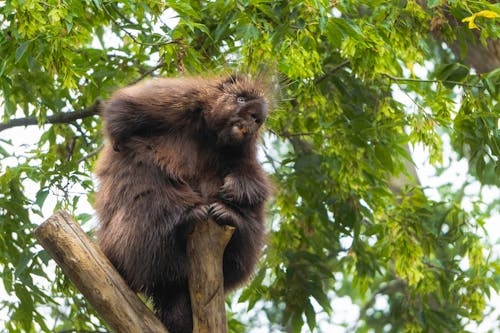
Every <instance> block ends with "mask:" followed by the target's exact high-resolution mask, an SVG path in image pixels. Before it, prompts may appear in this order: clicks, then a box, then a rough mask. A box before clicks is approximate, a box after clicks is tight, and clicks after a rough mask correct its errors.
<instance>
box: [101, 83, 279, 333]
mask: <svg viewBox="0 0 500 333" xmlns="http://www.w3.org/2000/svg"><path fill="white" fill-rule="evenodd" d="M266 86H268V85H266V84H265V83H263V82H261V80H259V79H252V78H250V77H249V76H225V77H216V78H202V77H189V78H175V79H174V78H164V79H155V80H149V81H146V82H143V83H139V84H136V85H133V86H130V87H126V88H124V89H121V90H118V91H117V92H116V93H114V94H113V96H112V97H111V99H110V100H109V101H108V102H107V104H106V106H105V108H104V110H103V112H102V116H103V121H104V127H105V132H106V135H107V139H108V140H109V142H108V143H107V144H106V145H105V147H104V150H103V151H102V152H101V155H100V158H99V161H98V163H97V166H96V170H95V173H96V175H97V177H98V180H99V190H98V192H97V194H96V198H95V202H96V210H97V213H98V217H99V222H100V225H99V228H98V230H97V233H96V234H97V239H98V242H99V245H100V247H101V249H102V250H103V251H104V253H105V254H106V255H107V256H108V257H109V259H110V260H111V262H112V263H113V265H114V266H115V267H116V268H117V270H118V271H119V272H120V274H121V275H122V276H123V277H124V279H125V280H126V281H127V283H128V284H129V285H130V287H131V288H132V289H133V290H135V291H137V292H143V293H144V294H146V295H147V296H150V297H151V299H152V301H153V304H154V307H155V310H156V313H157V315H158V317H159V318H160V319H161V320H162V322H163V323H164V325H165V326H166V327H167V328H168V329H169V330H170V332H171V333H188V332H189V333H190V332H191V331H192V318H191V305H190V299H189V291H188V285H187V274H188V273H187V271H188V264H187V262H188V260H187V258H186V237H187V233H188V231H189V230H191V229H192V227H193V225H194V223H197V222H200V221H205V220H207V218H208V217H212V218H213V219H214V220H215V221H216V222H217V223H220V224H229V225H233V226H235V227H236V231H235V233H234V234H233V237H232V239H231V240H230V242H229V244H228V246H227V248H226V250H225V252H224V258H223V271H224V287H225V290H226V291H227V290H230V289H232V288H234V287H236V286H237V285H239V284H241V283H242V282H244V281H245V280H246V279H248V278H249V276H250V275H251V273H252V271H253V269H254V267H255V264H256V262H257V260H258V257H259V253H260V250H261V248H262V246H263V238H264V205H265V201H266V199H267V197H268V195H269V192H270V186H269V182H268V178H267V176H266V174H265V173H264V171H263V169H262V167H261V166H260V165H259V163H258V162H257V158H256V149H257V147H256V144H257V141H258V137H259V129H260V128H261V126H262V124H263V123H264V121H265V119H266V117H267V114H268V97H267V93H268V89H267V88H265V87H266Z"/></svg>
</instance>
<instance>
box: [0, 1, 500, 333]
mask: <svg viewBox="0 0 500 333" xmlns="http://www.w3.org/2000/svg"><path fill="white" fill-rule="evenodd" d="M499 15H500V6H499V5H498V4H495V3H494V1H491V2H489V1H486V0H478V1H461V0H449V1H444V0H443V1H427V2H425V1H415V0H408V1H379V0H376V1H348V0H346V1H326V0H317V1H313V0H308V1H257V0H255V1H254V0H249V1H234V2H232V1H210V2H201V1H185V2H177V1H166V2H163V1H144V2H134V1H128V0H127V1H122V2H114V1H100V0H92V1H85V2H82V1H72V0H66V1H55V0H47V1H44V2H41V1H36V0H25V1H6V2H5V4H4V5H3V7H2V8H0V18H1V22H2V23H1V25H0V28H1V29H2V33H1V34H0V58H1V59H2V64H1V66H0V76H1V78H2V79H1V81H0V84H1V91H2V99H1V102H2V104H3V109H4V113H3V117H2V120H1V121H2V124H0V130H1V131H3V132H2V134H5V135H8V134H9V131H12V129H10V128H16V129H18V128H19V126H24V125H29V126H30V127H26V129H25V133H28V132H30V131H31V130H32V129H33V128H37V127H36V126H35V125H38V128H39V129H40V136H39V137H37V138H36V139H34V142H35V144H34V145H32V146H21V147H19V145H18V143H17V141H18V140H19V139H20V138H19V137H15V138H13V139H10V140H8V139H0V140H1V141H0V154H1V155H2V156H3V160H2V162H0V171H1V176H0V231H1V233H0V234H1V235H2V236H1V237H0V253H1V254H2V255H1V256H0V265H1V267H2V270H1V272H2V275H1V278H2V281H3V286H4V289H5V291H6V293H7V294H8V295H10V296H11V297H9V298H6V299H5V300H4V301H3V302H2V304H3V309H4V310H3V311H4V312H6V315H7V316H8V318H10V319H9V320H7V321H5V322H4V326H5V329H6V330H7V331H10V332H32V331H37V332H38V331H46V332H54V331H55V332H57V331H66V332H67V331H68V330H69V331H71V330H75V331H76V330H79V331H92V330H97V331H102V330H104V329H105V328H104V327H103V325H102V324H101V322H100V321H99V320H98V318H96V316H95V315H94V313H93V312H92V310H91V309H90V308H89V307H88V306H87V305H86V303H85V300H84V299H82V297H81V296H80V295H79V294H78V293H77V292H76V291H75V290H74V288H73V287H72V286H71V285H70V284H69V283H68V281H67V280H66V279H65V278H64V276H62V275H61V274H60V272H59V271H57V269H56V273H57V274H56V275H55V276H54V275H53V274H52V272H53V270H54V268H53V265H51V264H50V263H49V260H48V257H47V255H46V254H45V253H44V252H43V251H41V250H40V248H39V247H38V246H37V245H36V242H35V240H34V238H33V234H32V231H33V229H34V225H33V223H32V222H30V221H32V220H33V219H35V217H36V216H41V215H43V214H42V209H43V207H44V204H45V207H47V200H48V199H47V198H53V197H54V196H55V198H56V199H57V204H56V208H65V209H68V210H70V211H72V212H73V213H75V214H76V215H77V219H78V220H79V221H80V222H81V223H83V224H85V223H86V222H88V221H89V220H90V219H91V216H92V211H91V210H90V209H87V210H86V211H84V212H82V211H81V207H82V204H84V203H85V202H86V201H89V202H92V191H93V189H94V184H93V182H92V176H91V170H92V165H93V164H94V162H95V160H96V155H97V153H98V151H99V149H100V147H101V145H102V144H103V142H102V136H101V135H100V130H101V125H100V119H99V117H98V112H99V105H100V103H101V102H100V101H101V100H102V99H105V98H106V97H108V96H109V95H110V93H111V92H112V91H113V90H114V89H116V88H117V87H121V86H124V85H127V84H132V83H134V82H137V81H139V80H142V79H146V78H149V77H153V76H160V75H169V76H175V75H181V74H192V73H207V72H208V73H217V72H221V71H227V70H228V69H231V70H237V71H244V72H251V73H256V72H267V73H270V75H272V76H273V77H276V78H278V80H279V83H280V86H281V89H280V90H279V92H280V93H279V94H277V95H279V96H277V98H276V105H277V107H276V110H275V111H274V112H273V113H272V115H271V118H270V119H269V121H268V123H267V131H266V135H265V136H264V139H263V149H262V151H263V153H264V154H263V156H264V157H263V160H264V163H265V165H266V166H267V167H268V169H269V171H270V173H271V174H272V176H273V179H274V181H275V183H276V187H277V190H276V193H275V197H274V200H273V202H272V204H271V205H270V210H269V229H270V236H269V242H268V246H267V247H266V250H265V253H264V254H263V258H262V262H261V265H260V269H259V271H258V272H256V276H255V278H254V280H253V281H252V283H251V284H250V285H249V286H248V287H247V288H245V289H244V290H243V291H241V292H238V293H236V294H235V295H233V297H232V303H231V304H235V303H237V302H240V303H243V304H245V305H246V309H248V311H249V314H254V315H255V316H252V318H254V319H249V318H248V316H243V315H242V314H241V312H235V313H233V314H232V316H231V320H230V326H231V327H232V329H233V331H234V332H243V331H245V330H246V331H251V328H252V327H257V326H259V325H265V327H269V331H290V332H300V331H301V330H302V329H303V330H307V328H309V329H310V330H317V331H320V328H319V326H318V322H319V320H320V319H321V318H324V317H325V316H324V314H326V315H327V316H326V317H328V318H329V319H328V320H332V321H334V320H335V318H336V316H337V315H338V311H337V309H336V308H332V300H334V299H336V298H338V297H344V296H347V297H348V298H349V299H350V300H351V301H352V302H353V303H354V304H355V305H357V306H359V316H356V317H357V318H354V319H353V320H352V322H351V323H350V324H349V325H351V326H349V328H348V331H356V332H366V331H368V330H370V329H371V330H373V331H375V332H401V331H406V332H461V331H465V330H466V327H467V325H468V324H469V323H471V322H476V323H479V322H481V320H482V319H483V317H484V316H485V314H486V315H487V313H488V309H487V300H488V298H489V297H490V294H491V293H492V292H497V290H498V287H499V283H500V281H499V278H498V276H500V275H499V274H500V266H499V260H498V256H497V255H495V254H494V253H492V252H491V251H490V249H489V246H490V244H489V243H488V241H487V238H486V236H485V235H484V232H483V231H482V229H483V226H484V221H485V220H486V219H487V218H488V217H490V216H491V215H492V214H494V213H495V212H498V208H499V206H498V204H499V200H487V199H488V198H483V197H481V196H479V197H477V196H473V197H472V198H471V197H470V196H469V195H468V194H467V193H468V191H466V187H467V186H468V185H469V184H470V183H471V182H472V181H474V182H478V183H479V184H480V186H481V187H484V188H486V187H488V188H498V186H499V185H500V182H499V179H500V177H499V176H500V161H499V157H500V131H499V128H498V127H499V114H500V109H499V105H500V104H499V103H498V100H499V96H500V69H499V68H498V66H499V63H500V52H499V51H498V50H499V47H500V46H499V44H500V42H499V40H498V36H499V35H500V31H499V30H500V29H499V26H498V17H499ZM400 95H403V96H406V98H407V99H409V100H410V101H411V103H410V104H409V105H404V104H402V103H401V102H399V99H398V96H400ZM444 138H449V141H450V143H451V146H450V149H452V152H453V156H455V158H457V159H465V160H466V161H467V162H468V172H467V179H466V180H464V181H463V182H462V184H460V185H461V188H460V189H459V190H458V191H457V190H456V189H454V187H452V186H451V185H450V184H446V185H444V186H441V187H439V188H438V190H439V193H440V197H439V199H438V200H436V199H431V198H430V197H429V196H428V195H427V194H426V193H427V192H426V191H425V188H423V187H422V186H420V185H419V183H418V181H417V180H415V177H414V173H413V172H412V171H411V170H410V169H411V168H410V169H409V168H408V165H411V158H412V157H411V155H410V154H409V151H408V149H407V145H409V146H410V147H413V146H415V145H421V146H423V147H425V149H426V150H427V152H428V153H429V156H430V162H431V163H432V164H434V165H435V166H436V168H437V169H438V170H440V171H444V170H446V169H447V167H448V165H449V163H448V161H447V160H443V151H444V150H443V142H445V143H446V142H447V141H446V140H444ZM402 176H403V177H402ZM396 178H398V179H399V180H400V181H399V182H394V180H395V179H396ZM401 179H403V181H402V182H401ZM33 188H35V189H36V190H35V193H31V192H33V191H32V189H33ZM466 200H467V201H468V202H471V201H472V203H473V204H472V208H471V209H467V210H466V209H464V208H462V206H463V203H464V202H465V201H466ZM87 225H88V224H87ZM380 300H382V303H384V304H386V305H385V306H382V307H381V306H380V305H378V303H380ZM263 314H264V316H263ZM328 320H327V321H328ZM263 323H264V324H263Z"/></svg>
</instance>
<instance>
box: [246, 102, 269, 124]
mask: <svg viewBox="0 0 500 333" xmlns="http://www.w3.org/2000/svg"><path fill="white" fill-rule="evenodd" d="M248 104H249V105H248V114H249V115H250V117H251V118H252V120H253V121H254V122H255V123H256V124H257V125H258V126H260V125H262V123H263V122H264V120H266V116H267V105H266V103H264V102H263V101H261V100H257V101H252V102H250V103H248Z"/></svg>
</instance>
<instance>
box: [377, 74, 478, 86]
mask: <svg viewBox="0 0 500 333" xmlns="http://www.w3.org/2000/svg"><path fill="white" fill-rule="evenodd" d="M382 75H383V76H385V77H387V78H389V79H391V80H393V81H397V82H418V83H449V84H455V85H457V86H463V87H475V88H484V86H483V85H477V84H470V83H466V82H460V81H449V80H429V79H413V78H406V77H397V76H393V75H391V74H387V73H382Z"/></svg>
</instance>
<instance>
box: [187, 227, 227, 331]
mask: <svg viewBox="0 0 500 333" xmlns="http://www.w3.org/2000/svg"><path fill="white" fill-rule="evenodd" d="M233 232H234V228H233V227H231V226H220V225H218V224H217V223H215V222H214V221H213V220H211V219H209V220H208V221H207V222H206V223H198V224H197V225H196V226H195V228H194V231H193V233H192V234H191V235H190V236H189V238H188V244H187V254H188V260H189V293H190V296H191V307H192V311H193V333H226V332H227V320H226V311H225V303H224V276H223V271H222V256H223V254H224V250H225V248H226V245H227V243H228V242H229V240H230V239H231V236H232V234H233Z"/></svg>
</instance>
